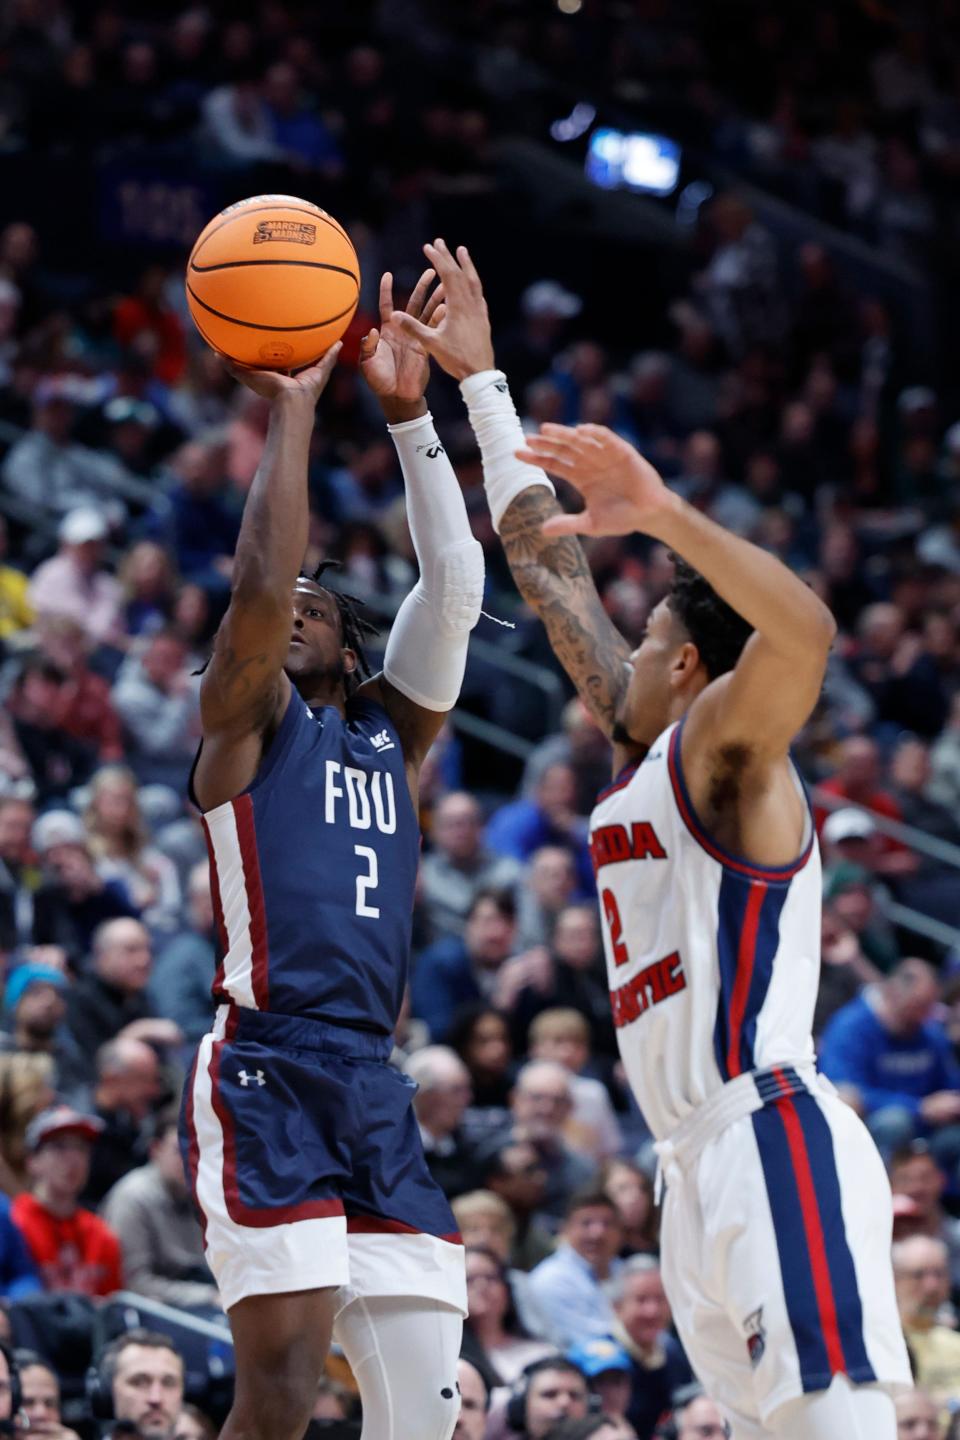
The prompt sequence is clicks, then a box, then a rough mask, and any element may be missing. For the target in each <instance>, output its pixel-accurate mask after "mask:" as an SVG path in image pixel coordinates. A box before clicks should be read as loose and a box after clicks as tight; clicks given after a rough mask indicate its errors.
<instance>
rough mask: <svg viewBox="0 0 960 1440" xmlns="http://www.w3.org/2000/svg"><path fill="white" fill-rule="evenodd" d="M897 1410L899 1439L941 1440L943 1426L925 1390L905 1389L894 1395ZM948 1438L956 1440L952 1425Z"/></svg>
mask: <svg viewBox="0 0 960 1440" xmlns="http://www.w3.org/2000/svg"><path fill="white" fill-rule="evenodd" d="M893 1403H894V1405H895V1407H896V1412H897V1440H940V1437H941V1436H942V1435H943V1426H942V1425H941V1424H940V1415H939V1412H938V1410H937V1407H936V1405H935V1404H934V1403H933V1401H932V1400H931V1399H930V1396H929V1395H927V1394H926V1392H925V1391H923V1390H905V1391H904V1392H903V1393H902V1394H900V1395H897V1396H895V1397H894V1402H893ZM948 1440H954V1431H953V1427H952V1426H951V1428H950V1430H949V1432H948Z"/></svg>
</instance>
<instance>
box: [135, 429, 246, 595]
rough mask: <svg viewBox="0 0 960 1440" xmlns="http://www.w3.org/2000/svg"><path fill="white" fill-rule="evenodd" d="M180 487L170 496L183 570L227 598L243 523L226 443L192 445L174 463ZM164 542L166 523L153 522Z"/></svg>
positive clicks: (175, 544)
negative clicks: (226, 471) (229, 487)
mask: <svg viewBox="0 0 960 1440" xmlns="http://www.w3.org/2000/svg"><path fill="white" fill-rule="evenodd" d="M171 464H172V469H173V473H174V475H175V476H176V477H177V483H176V484H175V485H174V487H173V489H172V490H171V491H170V494H169V497H168V499H169V503H170V521H169V528H170V532H171V533H170V537H169V538H170V541H171V543H172V545H173V549H174V553H175V555H176V561H177V569H178V570H179V572H180V574H181V575H182V576H183V578H184V579H185V580H193V581H195V582H196V583H197V584H199V585H202V586H203V588H204V589H205V590H208V591H209V592H210V593H211V594H213V595H221V594H224V595H225V594H226V592H227V589H228V588H229V584H230V567H231V565H232V557H233V552H234V550H235V549H236V544H237V535H238V534H239V533H240V517H239V512H238V511H237V509H236V508H235V507H234V506H233V505H231V503H230V502H229V500H228V498H227V495H226V493H225V487H224V483H223V467H224V464H225V448H224V445H223V444H222V443H221V442H220V441H216V442H215V441H200V440H191V441H189V442H188V444H186V445H184V446H183V447H182V448H181V449H180V450H179V451H178V452H177V453H176V455H175V456H174V457H173V460H172V462H171ZM152 529H153V533H154V536H155V538H158V539H162V538H165V537H164V532H165V530H166V529H167V520H166V517H165V516H164V517H162V518H161V517H159V516H158V517H155V519H154V520H153V522H152Z"/></svg>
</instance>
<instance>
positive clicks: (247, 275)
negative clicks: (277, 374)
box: [187, 195, 360, 370]
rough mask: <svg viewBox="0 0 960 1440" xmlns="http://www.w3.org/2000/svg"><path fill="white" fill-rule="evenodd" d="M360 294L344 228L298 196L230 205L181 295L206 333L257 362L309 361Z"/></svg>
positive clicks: (224, 351) (280, 365)
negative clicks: (184, 292) (185, 296)
mask: <svg viewBox="0 0 960 1440" xmlns="http://www.w3.org/2000/svg"><path fill="white" fill-rule="evenodd" d="M359 294H360V266H359V264H358V263H357V255H356V251H355V250H354V248H353V246H352V245H351V244H350V239H349V236H348V235H347V232H346V231H345V230H344V228H343V226H342V225H338V223H337V221H336V220H334V218H333V216H332V215H328V214H327V212H326V211H325V210H321V209H320V207H319V205H311V203H310V201H309V200H298V199H297V198H296V196H294V195H254V196H253V197H252V198H251V199H249V200H240V201H238V202H237V204H236V205H228V206H227V208H226V210H221V212H220V214H219V215H215V216H214V218H213V219H212V220H211V221H210V224H209V225H208V226H207V227H206V228H205V229H204V230H202V231H201V232H200V235H199V237H198V238H197V243H196V244H195V245H194V247H193V250H192V251H191V254H190V259H189V261H188V263H187V303H188V305H189V306H190V314H191V315H192V316H193V319H194V323H195V324H196V327H197V329H198V330H199V331H200V334H201V335H202V336H203V338H204V340H206V342H207V344H208V345H212V347H213V349H214V350H218V351H219V352H220V354H221V355H226V356H227V357H228V358H229V359H231V360H236V361H237V362H238V363H239V364H241V365H252V366H255V367H256V368H258V369H261V370H296V369H298V368H299V367H300V366H301V365H310V364H312V363H313V361H314V360H316V359H318V358H319V357H320V356H321V355H322V354H323V353H324V351H326V350H329V349H330V346H331V345H333V344H335V343H336V341H337V340H339V339H340V336H341V335H342V334H343V332H344V331H345V330H346V328H347V326H348V325H349V324H350V321H351V319H352V318H353V312H354V310H356V308H357V300H358V298H359Z"/></svg>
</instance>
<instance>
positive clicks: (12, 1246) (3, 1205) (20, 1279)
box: [0, 1195, 43, 1300]
mask: <svg viewBox="0 0 960 1440" xmlns="http://www.w3.org/2000/svg"><path fill="white" fill-rule="evenodd" d="M42 1289H43V1286H42V1285H41V1284H40V1277H39V1276H38V1275H37V1272H36V1270H35V1269H34V1266H33V1261H32V1260H31V1259H30V1252H29V1250H28V1249H27V1242H26V1241H25V1240H24V1238H23V1236H22V1235H21V1233H20V1231H19V1230H18V1229H17V1226H16V1225H15V1224H14V1222H13V1220H12V1219H11V1218H10V1201H9V1200H8V1199H7V1197H6V1195H0V1295H3V1296H5V1298H6V1299H8V1300H22V1299H23V1297H24V1295H39V1294H40V1292H41V1290H42Z"/></svg>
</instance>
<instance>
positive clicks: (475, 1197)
mask: <svg viewBox="0 0 960 1440" xmlns="http://www.w3.org/2000/svg"><path fill="white" fill-rule="evenodd" d="M450 1208H451V1209H452V1211H453V1213H454V1217H455V1218H456V1222H457V1229H458V1230H459V1231H460V1238H461V1240H462V1241H463V1243H464V1245H465V1246H466V1247H467V1249H469V1248H470V1247H471V1246H472V1247H474V1248H478V1249H481V1250H490V1251H492V1253H493V1254H494V1255H496V1257H497V1259H498V1260H499V1261H501V1263H502V1264H504V1265H506V1264H507V1263H508V1262H509V1260H510V1253H511V1250H512V1248H513V1241H514V1237H515V1235H516V1233H517V1226H516V1222H515V1221H514V1218H513V1214H512V1213H511V1210H510V1206H509V1205H508V1204H507V1202H506V1201H505V1200H501V1199H500V1196H499V1195H494V1193H493V1191H492V1190H468V1191H467V1192H466V1193H465V1194H463V1195H458V1196H457V1197H456V1199H455V1200H454V1201H453V1202H452V1204H451V1207H450Z"/></svg>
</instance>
